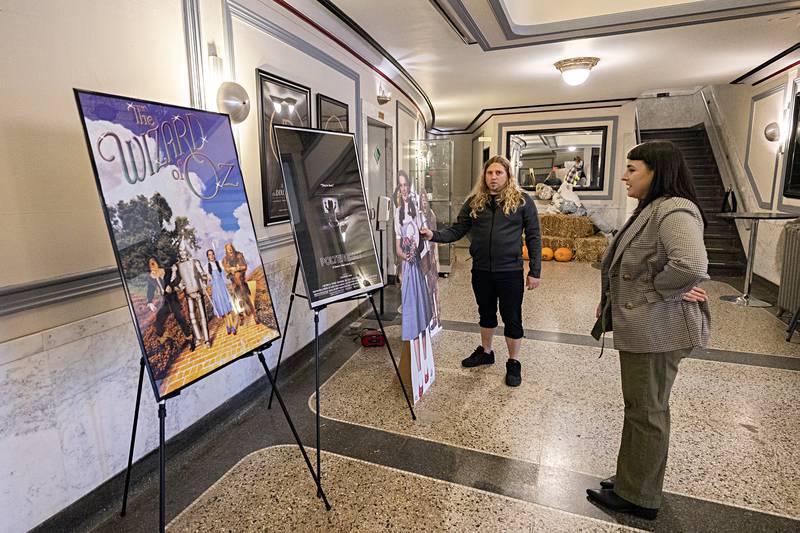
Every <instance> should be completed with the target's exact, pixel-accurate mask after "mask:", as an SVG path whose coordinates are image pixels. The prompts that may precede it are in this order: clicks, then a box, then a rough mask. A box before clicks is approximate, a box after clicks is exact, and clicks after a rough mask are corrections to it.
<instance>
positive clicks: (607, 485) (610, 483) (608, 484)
mask: <svg viewBox="0 0 800 533" xmlns="http://www.w3.org/2000/svg"><path fill="white" fill-rule="evenodd" d="M616 481H617V476H611V477H607V478H605V479H604V480H603V481H601V482H600V486H601V487H603V488H604V489H613V488H614V483H616Z"/></svg>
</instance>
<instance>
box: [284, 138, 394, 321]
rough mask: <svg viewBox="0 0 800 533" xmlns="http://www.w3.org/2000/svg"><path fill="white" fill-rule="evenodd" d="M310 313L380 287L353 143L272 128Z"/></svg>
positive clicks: (381, 282)
mask: <svg viewBox="0 0 800 533" xmlns="http://www.w3.org/2000/svg"><path fill="white" fill-rule="evenodd" d="M275 139H276V141H277V144H278V153H279V156H280V160H281V169H282V170H283V177H284V181H285V182H286V193H287V199H288V202H289V213H290V216H291V220H292V230H293V231H294V236H295V242H296V244H297V255H298V257H299V258H300V267H301V271H302V272H303V277H304V279H305V283H306V287H307V290H308V302H309V305H310V306H311V307H312V308H318V307H321V306H324V305H326V304H329V303H333V302H336V301H339V300H343V299H346V298H349V297H352V296H357V295H359V294H365V293H368V292H371V291H374V290H377V289H380V288H381V287H383V279H382V278H381V274H380V269H379V268H378V254H377V251H376V247H375V241H374V239H373V236H372V226H371V224H370V220H369V213H368V211H367V199H366V194H365V192H364V181H363V179H362V177H361V168H360V166H359V161H358V154H357V150H356V143H355V137H354V136H353V134H351V133H338V132H330V131H321V130H314V129H310V128H294V127H289V126H275Z"/></svg>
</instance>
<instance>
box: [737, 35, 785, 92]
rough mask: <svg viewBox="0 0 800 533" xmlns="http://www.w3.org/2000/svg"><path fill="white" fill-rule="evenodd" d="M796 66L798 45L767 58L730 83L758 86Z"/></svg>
mask: <svg viewBox="0 0 800 533" xmlns="http://www.w3.org/2000/svg"><path fill="white" fill-rule="evenodd" d="M798 64H800V43H796V44H794V45H793V46H790V47H789V48H787V49H786V50H784V51H783V52H781V53H779V54H777V55H776V56H774V57H771V58H769V59H768V60H766V61H764V62H763V63H761V64H760V65H758V66H757V67H755V68H754V69H752V70H750V71H748V72H746V73H745V74H742V75H741V76H739V77H738V78H736V79H735V80H733V81H732V82H731V83H732V84H734V83H737V84H738V83H742V84H745V83H749V84H750V85H758V84H759V83H762V82H764V81H767V80H768V79H770V78H772V77H774V76H777V75H778V74H781V73H783V72H786V71H787V70H789V69H790V68H792V67H794V66H797V65H798Z"/></svg>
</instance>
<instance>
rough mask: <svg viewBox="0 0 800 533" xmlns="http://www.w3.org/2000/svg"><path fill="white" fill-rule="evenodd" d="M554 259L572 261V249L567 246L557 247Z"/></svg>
mask: <svg viewBox="0 0 800 533" xmlns="http://www.w3.org/2000/svg"><path fill="white" fill-rule="evenodd" d="M554 255H555V257H556V261H561V262H565V261H572V250H570V249H569V248H559V249H558V250H556V252H555V254H554Z"/></svg>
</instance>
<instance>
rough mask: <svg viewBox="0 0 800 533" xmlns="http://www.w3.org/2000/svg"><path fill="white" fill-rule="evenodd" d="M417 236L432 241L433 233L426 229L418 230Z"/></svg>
mask: <svg viewBox="0 0 800 533" xmlns="http://www.w3.org/2000/svg"><path fill="white" fill-rule="evenodd" d="M419 236H420V237H422V238H423V239H425V240H426V241H429V240H431V239H433V232H432V231H431V230H430V229H428V228H419Z"/></svg>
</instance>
